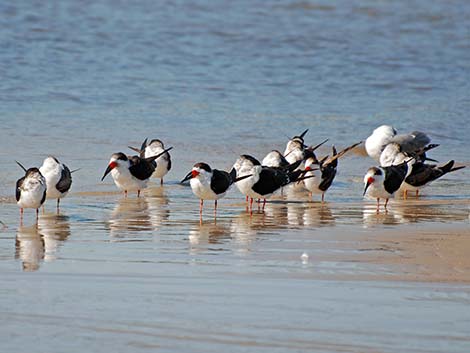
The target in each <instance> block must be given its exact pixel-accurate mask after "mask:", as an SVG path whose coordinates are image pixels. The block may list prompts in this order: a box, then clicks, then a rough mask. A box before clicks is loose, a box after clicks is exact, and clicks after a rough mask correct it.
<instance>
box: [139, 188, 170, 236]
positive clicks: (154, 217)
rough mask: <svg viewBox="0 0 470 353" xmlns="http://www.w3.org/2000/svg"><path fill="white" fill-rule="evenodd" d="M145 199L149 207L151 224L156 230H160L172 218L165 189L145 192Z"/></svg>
mask: <svg viewBox="0 0 470 353" xmlns="http://www.w3.org/2000/svg"><path fill="white" fill-rule="evenodd" d="M145 199H146V200H147V202H148V205H149V214H150V222H151V223H152V226H153V227H154V228H159V227H161V226H162V224H163V223H164V222H165V221H167V220H168V219H169V218H170V209H169V208H168V197H167V196H166V193H165V188H162V187H158V188H151V189H147V190H146V192H145Z"/></svg>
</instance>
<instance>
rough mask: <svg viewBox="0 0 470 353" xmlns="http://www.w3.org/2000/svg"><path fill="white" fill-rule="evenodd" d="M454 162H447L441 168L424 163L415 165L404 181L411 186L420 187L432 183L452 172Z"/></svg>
mask: <svg viewBox="0 0 470 353" xmlns="http://www.w3.org/2000/svg"><path fill="white" fill-rule="evenodd" d="M453 166H454V161H449V162H448V163H447V164H445V165H444V166H442V167H436V166H435V165H429V164H424V163H415V164H413V168H412V169H411V173H410V175H408V177H407V178H406V179H405V181H406V182H407V183H408V184H410V185H411V186H415V187H420V186H423V185H426V184H427V183H430V182H431V181H434V180H436V179H438V178H440V177H441V176H443V175H444V174H446V173H449V172H450V171H452V167H453Z"/></svg>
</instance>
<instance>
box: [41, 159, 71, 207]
mask: <svg viewBox="0 0 470 353" xmlns="http://www.w3.org/2000/svg"><path fill="white" fill-rule="evenodd" d="M39 171H40V172H41V174H42V175H43V176H44V178H45V179H46V184H47V193H46V196H47V198H48V199H57V210H59V204H60V199H61V198H63V197H65V196H66V195H67V193H68V192H69V190H70V187H71V186H72V173H73V172H74V171H72V172H71V171H70V169H69V168H68V167H67V166H66V165H65V164H63V163H61V162H59V160H58V159H57V158H55V157H53V156H49V157H47V158H46V159H44V162H43V163H42V166H41V167H40V168H39Z"/></svg>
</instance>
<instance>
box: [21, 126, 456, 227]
mask: <svg viewBox="0 0 470 353" xmlns="http://www.w3.org/2000/svg"><path fill="white" fill-rule="evenodd" d="M307 132H308V129H307V130H305V131H304V132H303V133H302V134H300V135H299V136H295V137H293V138H292V139H290V140H289V141H288V142H287V145H286V149H285V151H284V153H281V152H279V151H277V150H273V151H271V152H270V153H268V154H267V155H266V157H265V158H264V159H263V160H262V161H261V162H259V161H258V160H257V159H256V158H254V157H252V156H250V155H247V154H244V155H241V156H240V157H239V158H238V159H237V160H236V161H235V163H234V165H233V167H232V169H231V171H230V172H226V171H222V170H218V169H212V168H211V167H210V166H209V165H208V164H207V163H196V164H195V165H194V166H193V168H192V169H191V171H190V172H189V173H188V174H187V175H186V176H185V177H184V179H183V180H182V181H181V182H182V183H184V182H187V181H189V183H190V185H191V189H192V191H193V193H194V194H195V195H196V196H197V197H198V198H199V199H200V209H199V210H200V215H201V217H202V209H203V203H204V200H214V212H216V211H217V200H219V199H221V198H223V197H224V196H225V194H226V193H227V191H228V190H229V188H230V187H231V186H232V185H233V184H236V185H237V187H238V189H239V190H240V192H241V193H242V194H243V195H245V196H246V201H247V202H249V210H250V212H251V211H252V207H253V200H258V203H260V202H261V200H263V209H264V205H265V203H266V199H268V198H270V197H271V196H272V195H274V194H275V193H276V192H277V191H279V190H280V189H282V188H283V187H285V186H287V185H289V184H293V187H296V188H299V187H302V188H305V189H307V190H308V191H309V193H310V195H312V194H320V195H321V200H322V202H324V197H325V193H326V192H327V190H328V189H329V188H330V186H331V185H332V183H333V180H334V178H335V176H336V171H337V167H338V159H339V158H340V157H342V156H343V155H345V154H346V153H347V152H349V151H351V150H352V149H353V148H355V147H357V146H358V145H360V144H361V143H362V141H361V142H358V143H355V144H353V145H351V146H349V147H347V148H345V149H343V150H341V151H340V152H337V150H336V148H335V147H334V146H333V147H332V154H331V155H327V156H325V157H323V158H321V159H318V158H317V156H316V154H315V151H316V150H317V148H319V147H320V146H322V145H323V144H324V143H325V142H327V141H328V140H325V141H323V142H321V143H320V144H318V145H316V146H308V145H306V144H305V141H304V137H305V135H306V133H307ZM430 142H431V139H430V138H429V137H428V136H427V135H426V134H425V133H423V132H419V131H414V132H411V133H409V134H401V135H399V134H397V131H396V130H395V129H394V128H393V127H392V126H388V125H382V126H380V127H378V128H376V129H375V130H374V131H373V133H372V135H370V136H369V137H368V138H367V139H366V141H365V149H366V152H367V154H368V155H369V156H370V157H371V158H373V159H374V160H375V161H377V162H378V163H379V166H376V167H371V168H369V170H367V173H366V174H365V176H364V195H366V194H367V195H368V196H370V197H372V198H375V199H377V212H379V207H380V199H385V204H384V208H385V209H386V208H387V203H388V200H389V198H391V197H392V196H393V195H394V194H395V193H396V192H397V191H398V190H402V191H403V193H404V197H405V198H406V196H407V193H408V192H410V191H411V192H416V196H418V193H419V190H420V189H421V188H423V187H424V186H426V185H428V184H429V183H431V182H432V181H434V180H436V179H438V178H440V177H442V176H443V175H445V174H447V173H449V172H453V171H456V170H459V169H462V168H464V166H459V167H454V161H453V160H451V161H449V162H448V163H446V164H445V165H442V166H438V165H437V164H430V163H427V162H436V161H435V160H433V159H431V158H429V157H427V155H426V153H427V152H428V151H429V150H431V149H433V148H435V147H437V146H438V145H437V144H430ZM129 148H131V149H132V150H134V151H136V152H137V153H138V155H134V156H127V155H126V154H124V153H122V152H119V153H114V154H113V155H112V156H111V159H110V161H109V163H108V166H107V168H106V170H105V173H104V175H103V177H102V178H101V180H102V181H103V180H104V178H105V177H106V176H107V175H108V174H111V176H112V178H113V180H114V183H115V184H116V186H117V187H118V188H119V189H121V190H122V191H124V193H125V195H126V196H127V192H128V191H136V192H137V196H140V192H141V190H142V189H144V188H146V187H147V184H148V181H149V179H150V177H152V176H154V177H157V178H160V180H161V184H163V178H164V176H165V175H166V174H167V173H168V172H169V171H170V169H171V157H170V154H169V151H170V150H171V149H172V147H170V148H165V147H164V144H163V142H162V141H161V140H158V139H155V140H152V141H151V142H150V143H148V141H147V140H145V141H144V142H143V144H142V146H141V147H140V148H135V147H131V146H129ZM17 163H18V165H20V167H21V168H22V169H23V170H24V171H25V175H24V176H23V177H22V178H20V179H19V180H18V181H17V183H16V200H17V203H18V205H19V207H20V214H21V219H22V217H23V209H24V208H32V209H36V218H37V217H38V215H39V208H40V207H41V206H42V205H43V203H44V202H45V200H46V198H47V199H57V210H59V203H60V199H61V198H63V197H65V196H66V195H67V193H68V191H69V190H70V187H71V185H72V173H74V172H75V171H76V170H74V171H70V169H69V168H68V167H67V166H66V165H65V164H63V163H61V162H60V161H59V160H58V159H57V158H55V157H52V156H49V157H47V158H46V159H45V160H44V162H43V164H42V166H41V167H40V168H29V169H26V168H24V167H23V166H22V165H21V164H20V163H19V162H17Z"/></svg>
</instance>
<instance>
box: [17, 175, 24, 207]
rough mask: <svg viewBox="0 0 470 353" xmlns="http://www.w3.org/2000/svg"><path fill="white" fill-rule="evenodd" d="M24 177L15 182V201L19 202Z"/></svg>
mask: <svg viewBox="0 0 470 353" xmlns="http://www.w3.org/2000/svg"><path fill="white" fill-rule="evenodd" d="M25 178H26V176H24V177H22V178H20V179H18V180H17V181H16V193H15V196H16V201H20V197H21V189H20V188H21V187H22V186H23V183H24V180H25Z"/></svg>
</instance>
